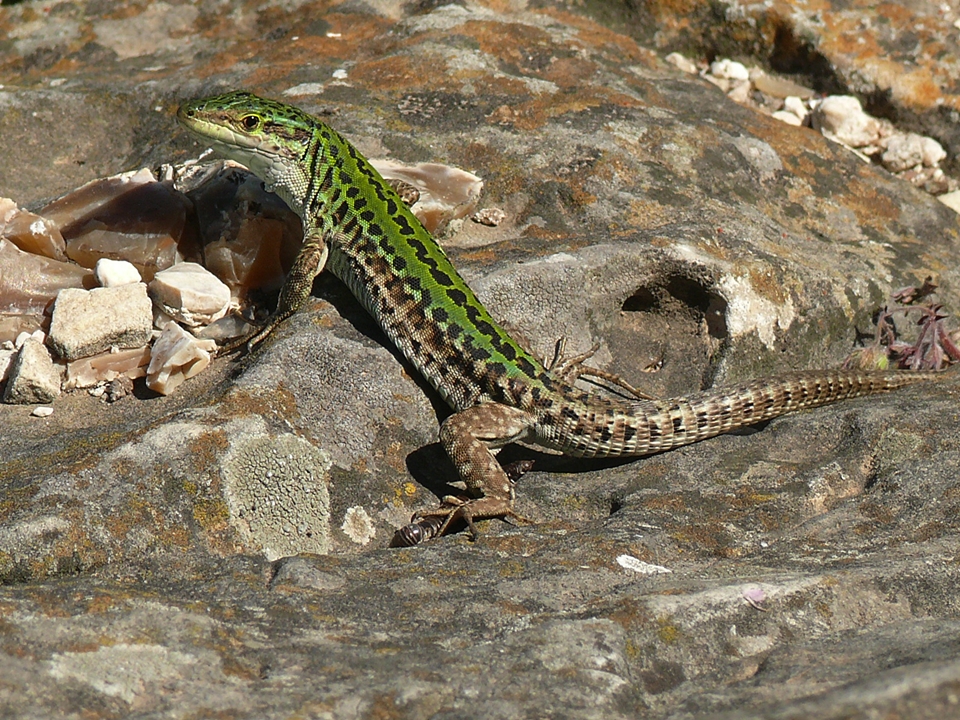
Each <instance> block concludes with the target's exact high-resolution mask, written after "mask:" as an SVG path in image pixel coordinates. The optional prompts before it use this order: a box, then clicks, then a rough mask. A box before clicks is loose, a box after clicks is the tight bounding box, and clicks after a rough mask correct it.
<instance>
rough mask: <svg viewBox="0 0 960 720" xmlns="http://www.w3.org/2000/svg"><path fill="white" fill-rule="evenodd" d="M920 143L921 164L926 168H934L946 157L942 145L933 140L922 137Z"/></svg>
mask: <svg viewBox="0 0 960 720" xmlns="http://www.w3.org/2000/svg"><path fill="white" fill-rule="evenodd" d="M921 143H922V144H923V164H924V165H925V166H926V167H936V166H937V165H939V164H940V162H941V161H942V160H944V159H945V158H946V157H947V151H946V150H944V149H943V145H941V144H940V143H938V142H937V141H936V140H934V139H933V138H931V137H922V138H921Z"/></svg>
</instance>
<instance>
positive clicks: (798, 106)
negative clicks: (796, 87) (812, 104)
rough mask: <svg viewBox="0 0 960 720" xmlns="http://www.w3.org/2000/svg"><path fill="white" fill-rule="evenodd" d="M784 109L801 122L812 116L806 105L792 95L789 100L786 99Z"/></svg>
mask: <svg viewBox="0 0 960 720" xmlns="http://www.w3.org/2000/svg"><path fill="white" fill-rule="evenodd" d="M783 109H784V110H785V111H786V112H788V113H793V114H794V115H796V116H797V117H798V118H800V120H801V121H803V120H804V118H806V117H807V115H809V114H810V111H809V110H808V109H807V105H806V103H804V102H803V100H801V99H800V98H798V97H797V96H796V95H791V96H790V97H788V98H785V99H784V101H783Z"/></svg>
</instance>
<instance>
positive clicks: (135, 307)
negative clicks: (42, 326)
mask: <svg viewBox="0 0 960 720" xmlns="http://www.w3.org/2000/svg"><path fill="white" fill-rule="evenodd" d="M152 329H153V311H152V305H151V303H150V298H148V297H147V286H146V285H144V284H143V283H136V284H131V285H119V286H117V287H111V288H95V289H93V290H75V289H72V288H68V289H66V290H63V291H61V293H60V295H59V296H58V297H57V302H56V303H55V305H54V308H53V318H52V319H51V321H50V336H49V338H48V344H49V345H50V347H51V348H53V350H54V351H55V352H56V353H57V355H59V356H60V357H61V358H64V359H65V360H76V359H78V358H82V357H87V356H89V355H96V354H97V353H101V352H104V351H105V350H108V349H109V348H110V347H112V346H117V347H119V348H138V347H141V346H142V345H146V343H147V342H148V341H149V340H150V335H151V330H152Z"/></svg>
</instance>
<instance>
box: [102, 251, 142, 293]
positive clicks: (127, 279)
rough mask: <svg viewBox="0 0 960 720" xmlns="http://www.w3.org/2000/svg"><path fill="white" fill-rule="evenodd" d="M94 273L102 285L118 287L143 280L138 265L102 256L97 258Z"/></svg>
mask: <svg viewBox="0 0 960 720" xmlns="http://www.w3.org/2000/svg"><path fill="white" fill-rule="evenodd" d="M93 273H94V275H96V277H97V282H98V283H100V286H101V287H116V286H117V285H127V284H129V283H138V282H140V280H141V278H140V273H139V272H138V271H137V268H136V266H135V265H134V264H133V263H129V262H127V261H126V260H111V259H110V258H100V259H99V260H97V265H96V267H94V269H93Z"/></svg>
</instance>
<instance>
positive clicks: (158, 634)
mask: <svg viewBox="0 0 960 720" xmlns="http://www.w3.org/2000/svg"><path fill="white" fill-rule="evenodd" d="M431 8H432V9H431ZM0 47H2V48H3V53H2V55H0V84H2V85H4V88H3V89H2V90H0V108H2V112H0V195H8V196H11V197H13V198H14V199H16V200H17V201H19V202H21V203H23V204H31V203H33V204H36V203H38V202H39V201H40V200H41V199H42V198H48V197H50V196H53V195H56V194H57V193H59V192H62V191H65V190H67V189H69V188H71V187H73V186H76V185H77V184H79V183H80V182H83V181H86V180H90V179H92V178H94V177H97V176H101V175H108V174H112V173H115V172H117V171H120V170H128V169H133V168H136V167H140V166H143V165H147V166H154V165H157V164H159V163H161V162H164V161H170V160H183V159H186V158H188V157H190V156H193V155H195V154H196V153H198V152H199V151H200V150H201V148H200V147H198V146H196V145H195V144H194V143H193V141H191V140H190V139H188V138H187V137H185V135H184V134H183V133H182V132H181V131H180V130H178V129H177V128H176V126H175V123H174V121H173V117H172V113H173V110H174V109H175V107H176V105H177V104H178V102H179V101H180V100H181V99H183V98H186V97H189V96H193V95H198V94H202V93H207V92H211V91H214V90H217V89H223V88H227V87H229V88H233V87H243V88H246V89H250V90H254V91H257V92H260V93H262V94H264V95H268V96H272V97H276V98H283V99H285V100H287V101H290V102H294V103H296V104H298V105H300V106H302V107H304V108H306V109H308V110H310V111H315V112H320V111H325V110H332V111H333V112H334V114H333V115H331V116H330V117H329V118H328V120H330V122H332V123H333V124H334V125H335V126H337V127H338V128H339V129H341V130H342V131H343V132H344V133H345V134H346V135H347V136H348V137H349V138H350V139H352V140H354V141H355V142H356V143H357V145H358V146H359V147H360V148H361V150H363V151H364V152H365V153H367V154H368V155H375V156H379V157H388V156H392V157H394V158H396V159H397V160H401V161H404V162H427V161H439V162H444V163H447V164H450V165H454V166H458V167H461V168H464V169H466V170H469V171H471V172H474V173H476V174H477V175H478V176H480V177H481V178H482V179H483V180H484V182H485V189H484V195H483V197H482V198H481V207H489V208H499V209H502V210H503V211H504V213H505V217H504V220H503V221H502V222H501V223H500V224H499V225H497V226H496V227H488V226H481V225H477V224H473V223H469V222H465V223H463V224H458V223H454V224H453V225H452V226H451V227H450V228H449V229H448V230H447V232H446V235H445V236H444V238H443V242H444V244H445V246H446V247H447V249H448V252H449V254H450V256H451V258H452V259H453V261H454V262H455V263H456V264H457V265H458V266H459V267H460V268H462V269H463V273H464V275H465V277H466V278H467V279H468V281H469V282H471V284H472V285H473V286H474V287H475V289H476V290H477V292H478V294H479V295H480V297H481V298H482V299H483V300H484V301H485V302H487V303H488V305H489V307H490V309H491V311H492V312H493V313H494V314H495V315H497V316H498V317H500V318H502V319H503V320H504V321H505V322H507V323H508V324H509V325H510V326H511V327H517V328H518V329H519V330H520V331H521V332H522V334H523V335H524V336H525V337H526V338H527V340H528V341H529V343H530V344H531V345H532V346H533V348H534V349H535V350H536V352H538V353H542V354H546V353H548V352H552V349H553V346H554V342H555V341H556V339H557V338H558V337H560V336H565V337H566V338H567V344H568V351H570V352H577V351H581V350H585V349H587V348H589V347H590V346H591V345H592V344H593V343H594V341H599V342H600V351H599V352H598V354H597V356H596V358H595V359H596V362H597V363H598V364H599V365H601V366H602V367H604V368H606V369H608V370H611V371H615V372H618V373H620V374H622V375H624V376H625V377H626V378H627V379H629V380H630V381H632V382H634V383H636V384H640V385H643V386H644V387H646V389H648V390H649V391H650V392H652V393H655V394H657V395H661V396H666V395H669V394H679V393H684V392H689V391H694V390H698V389H700V388H701V387H704V386H707V385H710V384H712V383H714V382H715V381H716V382H726V381H728V380H731V381H732V380H741V379H745V378H748V377H754V376H757V375H759V374H761V373H763V372H777V371H781V370H786V369H793V368H812V367H817V366H822V365H828V364H834V363H837V362H839V361H840V360H842V358H843V357H844V356H845V355H846V353H847V352H848V351H849V350H850V349H851V347H852V346H853V343H854V340H855V338H856V335H857V330H858V329H859V330H861V331H866V330H868V329H869V327H870V318H871V315H872V313H873V312H874V311H875V309H876V308H877V307H878V305H880V304H881V303H883V302H884V301H885V299H886V298H887V297H888V296H889V294H890V292H891V290H893V289H895V288H897V287H900V286H903V285H909V284H915V283H917V282H919V281H921V280H922V279H923V278H924V277H926V276H927V275H934V276H935V277H936V279H937V281H939V283H940V285H941V290H942V292H941V295H940V299H941V300H942V301H943V302H944V303H945V307H946V309H947V310H948V311H954V312H955V311H957V309H958V308H960V293H958V287H960V282H958V281H960V270H958V268H960V257H958V229H960V228H958V225H957V220H956V216H955V215H954V214H953V212H952V211H950V210H948V209H947V208H945V207H943V206H941V205H940V204H939V203H937V201H935V200H934V199H932V198H929V197H927V196H925V195H923V194H921V193H920V192H919V191H916V190H914V189H912V188H910V187H908V186H907V185H906V184H904V183H901V182H898V181H896V180H895V179H893V178H891V176H889V175H887V174H886V173H885V172H883V171H880V170H877V169H875V168H873V167H871V166H869V165H867V164H864V163H862V162H861V161H859V160H857V159H856V158H853V157H852V156H850V155H849V154H848V153H846V152H845V151H843V150H842V149H840V148H839V147H837V146H836V145H832V144H830V143H828V142H827V141H826V140H824V139H823V138H822V137H820V136H819V135H818V134H817V133H814V132H813V131H812V130H809V129H805V128H797V127H791V126H787V125H785V124H783V123H779V122H777V121H775V120H772V119H770V118H766V117H762V116H760V115H757V114H755V113H753V112H752V111H749V110H747V109H744V108H740V107H737V106H735V105H733V104H731V103H730V102H729V101H727V100H726V99H724V98H723V96H722V95H721V93H720V92H719V91H718V90H717V89H716V88H714V87H712V86H709V85H707V84H706V83H704V82H702V81H700V80H697V79H696V78H691V77H689V76H685V75H681V74H680V73H679V72H678V71H676V70H675V69H673V68H672V67H671V66H669V65H667V64H666V63H664V62H663V61H662V60H661V59H660V58H659V57H658V56H657V55H656V53H655V52H654V51H653V50H651V49H647V48H644V47H642V46H640V45H638V44H637V43H636V42H635V41H633V40H631V39H629V38H628V37H626V36H624V35H620V34H617V33H615V32H612V31H610V30H607V29H605V28H603V27H601V26H600V25H598V24H596V23H594V22H593V21H591V20H587V19H584V18H583V17H582V16H580V15H577V14H575V13H570V12H565V11H561V10H556V9H547V8H541V9H532V8H528V7H525V6H522V5H521V4H511V3H509V2H506V3H503V2H490V3H487V4H484V3H480V2H472V1H469V2H467V3H464V4H459V5H446V6H441V7H435V8H434V7H432V6H430V5H429V4H427V5H408V6H401V5H399V4H395V3H393V4H392V3H390V2H386V3H376V4H369V3H346V4H342V5H335V4H333V3H311V2H305V3H290V4H283V3H281V4H276V3H274V4H267V3H262V4H258V3H254V2H239V3H230V4H228V5H217V4H198V5H193V4H182V3H181V4H170V3H163V2H158V3H152V4H148V5H138V6H130V5H128V4H121V3H111V2H97V3H92V2H90V3H84V2H79V3H73V2H71V3H67V2H62V3H56V2H51V3H48V4H46V5H37V4H36V3H32V2H24V3H19V4H16V5H12V6H3V7H2V8H0ZM190 222H199V221H197V220H196V219H195V218H191V219H190ZM206 222H210V220H209V219H207V220H206ZM196 231H197V233H198V234H199V233H200V229H199V228H197V229H196ZM198 236H199V235H198ZM315 294H316V295H317V296H318V297H317V298H315V299H314V300H312V301H311V302H310V303H308V305H307V307H306V308H305V309H304V310H303V311H302V312H300V313H299V314H297V315H296V316H295V317H294V318H292V319H290V320H289V321H287V322H286V323H284V324H283V326H282V327H281V328H280V329H279V330H278V332H277V333H276V334H275V336H274V337H272V338H271V340H270V341H269V342H268V343H266V344H265V345H264V347H263V348H262V349H260V350H259V351H258V352H256V353H255V354H253V355H252V356H250V357H247V358H244V359H241V360H239V361H231V360H222V359H218V360H217V361H216V362H214V363H213V365H212V367H211V368H209V369H208V370H207V371H205V372H204V373H202V374H201V375H199V376H197V377H196V378H194V379H193V380H191V381H190V385H189V386H188V385H184V386H183V387H182V388H181V390H186V389H187V388H189V392H178V393H176V394H175V395H173V396H170V397H161V398H156V397H154V396H153V395H151V394H150V393H148V392H146V391H145V390H144V388H143V386H142V385H140V384H138V385H137V386H136V388H135V390H134V393H133V394H132V395H130V396H127V397H124V398H123V399H122V400H120V401H118V402H116V403H113V404H112V405H109V406H108V405H104V404H101V403H99V402H98V401H96V400H94V399H93V398H90V397H89V396H87V395H86V394H84V393H70V394H67V395H66V396H64V397H61V398H59V399H58V401H57V410H56V412H55V414H54V415H53V416H52V417H51V418H48V419H46V420H38V419H37V418H32V417H30V416H29V409H28V408H23V407H14V406H2V407H0V447H2V448H3V460H2V462H0V579H2V581H3V583H4V584H3V585H2V586H0V667H2V668H3V670H2V672H0V678H2V679H0V716H3V717H12V718H37V719H39V718H44V719H46V718H50V717H73V718H81V717H83V718H127V717H158V718H159V717H224V718H251V719H253V718H257V719H260V718H288V717H310V718H337V719H340V718H369V717H385V718H426V717H432V718H454V717H455V718H484V719H497V718H504V719H506V718H516V717H530V718H533V717H551V718H634V717H650V718H697V717H712V716H715V714H718V713H720V714H722V713H726V715H722V716H724V717H731V718H733V717H738V718H739V717H782V718H794V717H796V718H801V717H803V718H806V717H823V718H841V717H843V718H850V717H858V716H863V717H868V716H869V717H910V718H927V717H937V718H946V717H950V716H951V714H952V713H953V712H954V710H955V703H956V698H957V697H958V696H960V687H958V682H957V677H958V675H957V657H958V645H957V639H956V638H957V637H958V633H957V631H958V628H960V607H958V596H957V593H956V587H957V583H958V580H960V577H958V576H960V571H958V565H957V560H956V558H957V557H960V545H958V540H957V532H958V523H960V521H958V518H960V480H958V477H960V443H958V438H960V428H958V422H960V415H958V413H957V411H956V407H957V390H958V384H957V381H956V380H954V379H951V378H946V379H945V380H944V381H943V382H941V383H937V384H935V385H925V386H921V387H915V388H911V389H909V390H906V391H904V392H902V393H898V394H896V395H891V396H887V397H883V398H875V399H865V400H858V401H854V402H850V403H848V404H843V405H839V406H834V407H830V408H824V409H822V410H818V411H815V412H810V413H805V414H801V415H798V416H794V417H788V418H782V419H780V420H776V421H773V422H771V423H769V424H768V425H767V426H766V427H763V428H760V429H759V432H756V433H753V434H744V435H738V436H726V437H721V438H716V439H714V440H710V441H707V442H704V443H701V444H699V445H696V446H692V447H688V448H683V449H681V450H678V451H675V452H671V453H668V454H665V455H660V456H655V457H652V458H648V459H644V460H637V461H633V462H602V463H601V462H584V461H574V460H566V459H562V458H556V457H552V456H548V455H537V454H531V453H529V452H528V451H526V450H525V449H523V448H507V449H505V450H504V454H503V455H502V457H503V459H504V460H505V461H509V460H515V459H520V458H524V459H526V458H530V457H533V458H534V459H535V461H536V465H535V466H534V470H533V472H531V473H529V474H528V475H526V476H524V477H523V478H522V479H521V481H520V482H519V484H518V487H517V492H518V510H519V511H520V512H521V513H523V514H524V515H526V516H528V517H530V518H531V519H532V520H534V521H535V522H536V524H535V525H533V526H529V527H511V526H509V525H507V524H504V523H501V522H489V523H485V524H484V525H483V527H482V529H483V530H484V533H485V534H484V535H483V536H482V537H481V539H480V540H479V541H477V542H475V543H472V542H470V541H469V540H468V539H467V538H466V537H465V536H463V535H459V536H455V537H450V538H445V539H443V540H441V541H439V542H435V543H431V544H428V545H425V546H421V547H417V548H413V549H407V550H390V549H387V548H386V547H385V546H386V544H387V542H388V540H389V538H390V536H391V534H392V532H393V530H394V528H396V527H397V526H399V525H402V524H403V523H405V522H407V521H408V519H409V516H410V513H411V512H412V511H413V510H414V509H415V508H418V507H426V506H429V505H431V504H433V503H434V502H435V500H436V497H435V495H438V494H439V495H442V494H444V493H445V492H449V491H450V488H448V487H447V486H446V483H447V482H448V481H449V480H450V479H451V477H452V469H451V468H450V467H449V465H448V464H447V461H446V460H445V459H444V458H443V456H442V453H441V452H440V451H439V449H438V447H437V445H436V444H435V440H436V428H437V423H438V420H439V419H440V418H442V417H443V416H444V415H445V413H446V411H445V410H444V409H443V406H442V403H441V402H440V400H439V399H438V398H437V397H436V396H435V395H434V394H432V393H431V392H428V391H427V390H426V389H425V387H424V385H423V383H421V382H419V381H418V379H417V378H416V377H415V374H414V373H413V372H412V370H411V368H409V367H407V366H406V365H405V364H404V363H403V362H402V361H400V360H399V359H398V356H397V354H396V353H395V352H393V351H392V350H391V349H390V348H389V347H388V346H387V345H386V342H385V339H384V337H383V336H382V334H381V333H380V332H379V331H378V330H377V328H376V326H375V325H374V324H373V322H372V321H371V320H370V319H369V318H368V317H367V316H366V315H365V313H364V312H363V310H362V309H361V308H360V307H359V306H358V304H357V303H356V302H355V301H354V300H353V299H352V297H351V296H350V295H349V294H348V292H347V291H346V290H345V288H344V287H343V286H342V285H340V284H338V283H337V282H335V281H333V280H332V279H330V278H324V279H321V280H320V281H319V282H318V283H317V285H316V287H315ZM908 325H909V323H907V324H904V326H903V329H904V330H908V329H909V328H908ZM657 364H660V365H662V370H660V371H659V372H655V373H644V372H643V371H644V369H646V368H648V367H650V366H656V365H657ZM308 490H309V492H308ZM324 491H326V493H327V494H328V497H327V496H325V495H324ZM295 551H301V552H303V553H304V554H303V555H300V556H296V557H288V558H280V559H276V560H271V559H268V557H269V558H274V557H275V556H277V555H281V554H286V553H293V552H295ZM321 551H329V554H326V555H315V554H311V553H317V552H321ZM622 555H629V556H632V557H634V558H636V559H637V560H638V561H641V562H640V563H636V562H628V563H627V564H628V565H630V566H632V567H641V568H642V567H643V565H642V564H641V563H647V564H650V565H659V566H663V567H666V568H668V569H670V570H671V571H672V572H670V573H661V574H656V575H643V574H639V573H636V572H633V571H631V570H628V569H626V568H625V567H624V566H623V565H622V564H620V563H618V561H617V558H618V557H619V556H622Z"/></svg>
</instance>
